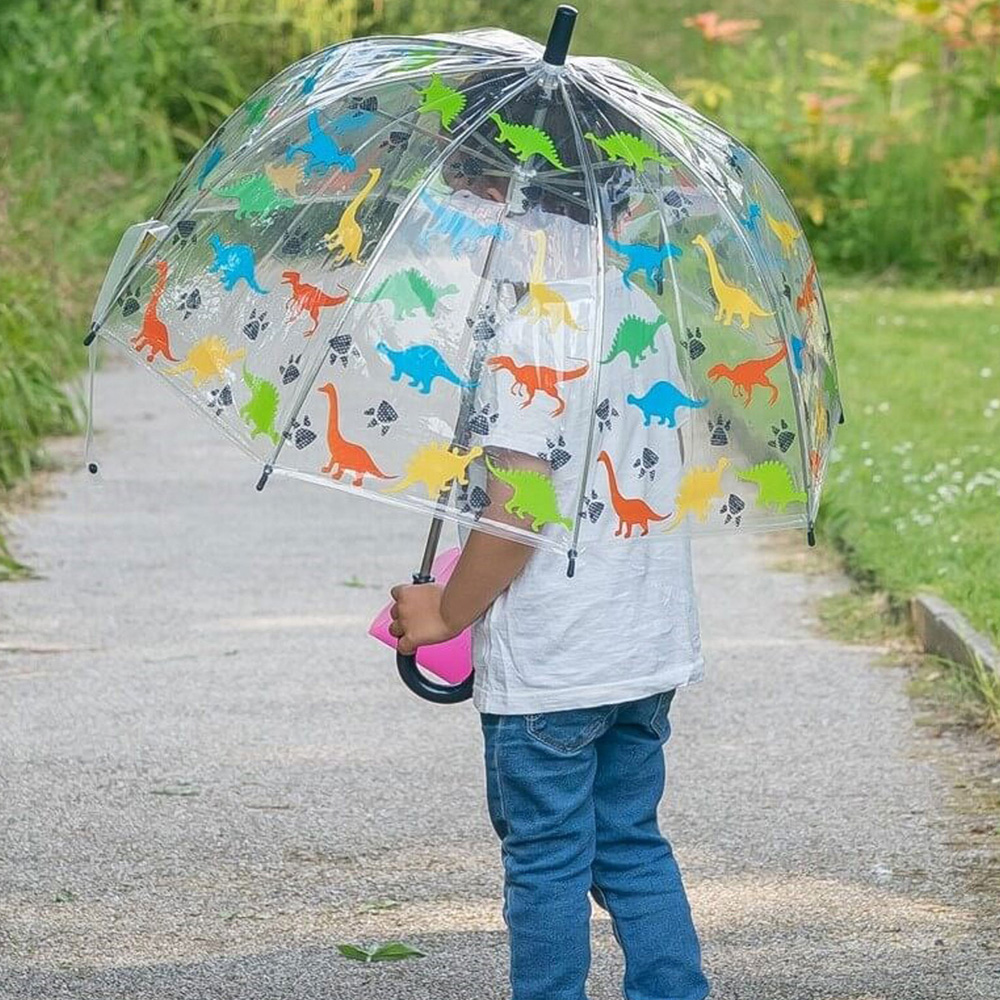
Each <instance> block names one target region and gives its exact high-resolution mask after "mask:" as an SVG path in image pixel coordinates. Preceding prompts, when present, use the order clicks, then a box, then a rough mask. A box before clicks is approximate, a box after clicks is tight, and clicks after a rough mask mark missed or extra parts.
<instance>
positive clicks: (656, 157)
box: [584, 132, 672, 172]
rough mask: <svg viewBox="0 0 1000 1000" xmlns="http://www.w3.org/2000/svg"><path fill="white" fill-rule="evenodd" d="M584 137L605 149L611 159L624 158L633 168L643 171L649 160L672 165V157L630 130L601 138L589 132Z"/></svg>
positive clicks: (666, 165) (667, 165)
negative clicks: (665, 154)
mask: <svg viewBox="0 0 1000 1000" xmlns="http://www.w3.org/2000/svg"><path fill="white" fill-rule="evenodd" d="M584 139H589V140H590V141H591V142H592V143H593V144H594V145H595V146H597V147H598V148H599V149H601V150H603V151H604V154H605V155H606V156H607V157H608V159H609V160H623V161H624V162H625V163H627V164H628V165H629V166H630V167H632V169H633V170H638V171H640V172H641V171H642V170H643V169H644V168H645V166H646V161H647V160H653V161H655V162H656V163H661V164H663V166H665V167H669V166H672V163H671V161H670V158H669V157H667V156H664V155H663V154H662V153H660V152H658V151H657V150H656V149H655V148H654V147H653V146H651V145H650V144H649V143H648V142H646V140H645V139H640V138H639V136H637V135H632V134H631V133H630V132H612V133H611V135H608V136H605V137H604V138H603V139H599V138H598V137H597V136H596V135H594V133H593V132H587V133H586V134H585V135H584Z"/></svg>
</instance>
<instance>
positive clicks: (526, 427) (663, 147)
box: [91, 30, 841, 554]
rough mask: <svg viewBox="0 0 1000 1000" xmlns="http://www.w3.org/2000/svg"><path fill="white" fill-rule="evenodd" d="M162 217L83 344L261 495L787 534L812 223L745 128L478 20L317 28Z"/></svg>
mask: <svg viewBox="0 0 1000 1000" xmlns="http://www.w3.org/2000/svg"><path fill="white" fill-rule="evenodd" d="M157 214H158V219H157V220H156V221H155V223H154V222H150V223H147V224H144V225H143V226H142V227H140V228H139V229H138V230H137V231H136V232H133V233H132V239H131V242H129V243H127V244H125V243H123V249H122V252H121V253H120V254H119V260H118V262H117V266H116V267H115V268H114V272H115V273H113V274H109V277H108V280H107V281H106V283H105V288H104V289H103V291H102V296H101V299H100V300H99V304H98V309H97V310H96V312H95V315H94V322H93V326H92V333H91V336H92V337H93V336H95V335H96V336H100V337H102V338H106V339H108V340H110V341H114V342H116V343H118V344H120V345H121V346H122V347H124V348H125V349H126V350H127V351H128V353H129V354H130V355H131V356H132V357H133V358H134V359H135V360H136V361H138V362H139V363H140V364H142V365H143V366H145V367H147V368H149V369H150V370H151V371H153V372H155V373H156V374H157V375H158V376H160V377H161V378H162V379H164V380H165V381H166V382H167V383H168V384H170V385H171V386H173V388H174V389H175V390H177V391H178V392H180V393H181V394H183V395H184V396H185V397H186V398H187V399H188V400H189V401H190V402H191V403H193V404H194V405H195V406H196V407H197V408H198V409H199V410H200V411H201V412H202V413H203V414H205V415H206V416H207V417H208V418H209V419H210V420H212V421H213V422H214V423H215V424H216V425H217V426H218V427H219V429H220V430H221V431H223V432H224V433H226V434H227V435H228V436H229V437H230V438H231V439H232V440H233V441H234V442H235V443H236V444H237V445H239V446H240V447H241V448H242V449H243V450H244V451H246V452H247V453H248V454H249V455H250V456H251V457H253V458H254V459H255V460H256V461H257V462H258V463H259V467H260V470H261V474H260V476H259V482H258V485H259V486H261V487H262V486H263V484H264V483H265V482H266V481H267V478H268V477H269V476H271V475H284V476H291V477H295V478H298V479H303V480H307V481H310V482H315V483H319V484H322V485H326V486H331V487H334V488H338V489H343V490H348V491H351V492H354V493H357V494H359V495H363V496H367V497H371V498H374V499H377V500H379V501H381V502H384V503H392V504H397V505H402V506H406V507H409V508H416V509H419V510H423V511H426V512H428V513H431V514H433V515H435V516H443V517H446V518H449V519H452V520H455V521H459V522H463V523H465V524H467V525H469V526H471V527H475V528H478V529H480V530H486V531H492V532H496V533H499V534H503V535H508V536H511V537H516V538H518V539H519V540H521V541H526V542H529V543H531V544H533V545H538V546H543V547H547V548H550V549H555V550H562V551H566V552H568V553H570V554H572V553H574V552H576V551H579V550H580V549H581V548H582V547H584V546H585V545H588V544H591V543H594V542H597V541H603V540H608V541H609V542H612V543H614V544H624V543H625V540H626V539H631V540H635V539H638V538H643V539H646V540H655V539H656V538H657V537H660V538H663V537H667V536H668V535H669V533H670V532H672V531H675V530H678V529H680V530H684V531H695V532H702V531H704V532H727V533H729V534H731V535H732V536H734V537H735V536H736V535H738V534H741V533H743V532H745V531H748V530H753V529H769V528H787V527H792V526H802V527H804V528H807V529H808V530H809V532H810V535H811V532H812V526H813V522H814V520H815V517H816V512H817V508H818V505H819V499H820V486H821V483H822V480H823V474H824V470H825V466H826V461H827V456H828V454H829V451H830V447H831V442H832V435H833V428H834V426H835V424H836V423H837V422H838V420H840V419H841V405H840V398H839V393H838V388H837V378H836V368H835V363H834V357H833V344H832V339H831V334H830V327H829V323H828V320H827V315H826V310H825V308H824V304H823V296H822V292H821V290H820V286H819V281H818V278H817V275H816V267H815V264H814V262H813V259H812V257H811V255H810V252H809V249H808V246H807V244H806V240H805V237H804V236H803V233H802V230H801V227H800V225H799V223H798V221H797V220H796V217H795V214H794V212H793V210H792V208H791V206H790V205H789V203H788V201H787V199H786V198H785V197H784V195H783V194H782V192H781V190H780V188H779V187H778V185H777V183H776V182H775V180H774V179H773V178H772V177H771V175H770V174H769V173H768V171H767V170H766V169H765V168H764V167H763V166H762V165H761V164H760V162H759V161H758V160H757V159H756V158H755V157H754V156H753V155H752V154H751V153H750V152H749V151H748V150H747V149H746V148H745V147H744V146H742V145H741V144H740V143H739V142H738V141H736V140H735V139H734V138H732V137H731V136H729V135H728V134H726V133H725V132H724V131H722V130H721V129H720V128H719V127H718V126H716V125H714V124H713V123H711V122H709V121H708V120H706V119H705V118H704V117H702V116H701V115H700V114H698V113H697V112H696V111H694V110H693V109H691V108H690V107H687V106H686V105H684V104H683V103H682V102H681V101H680V100H679V99H678V98H677V97H675V96H674V95H673V94H672V93H671V92H670V91H669V90H667V89H666V88H664V87H663V86H661V85H660V84H659V83H657V82H656V81H655V80H654V79H652V78H651V77H649V76H648V75H646V74H645V73H642V72H641V71H639V70H637V69H635V68H634V67H631V66H629V65H627V64H625V63H622V62H617V61H614V60H610V59H602V58H591V57H579V58H576V57H574V58H572V59H570V60H568V61H567V62H566V64H565V65H552V63H551V62H546V61H544V60H543V59H542V49H541V47H540V46H538V45H536V44H535V43H533V42H531V41H529V40H527V39H524V38H521V37H520V36H518V35H515V34H512V33H509V32H506V31H499V30H476V31H467V32H460V33H457V34H453V35H434V36H427V37H420V38H368V39H363V40H358V41H352V42H348V43H345V44H343V45H338V46H334V47H332V48H330V49H327V50H325V51H322V52H320V53H317V54H315V55H313V56H310V57H309V58H307V59H305V60H303V61H302V62H300V63H297V64H295V65H293V66H291V67H289V68H288V69H286V70H285V71H284V72H282V73H281V74H279V75H278V76H277V77H275V78H274V79H273V80H271V81H270V82H269V83H268V84H266V85H265V86H264V87H262V88H261V89H260V90H259V91H258V92H257V93H255V94H254V95H253V96H252V97H251V98H250V99H249V100H248V101H247V102H246V104H244V105H243V106H242V107H241V108H240V109H239V110H238V111H236V112H235V113H234V114H233V115H232V116H231V117H230V118H229V119H228V120H227V121H226V122H225V123H224V124H223V125H222V126H221V127H220V128H219V130H218V131H217V132H216V134H215V135H214V136H213V137H212V139H211V140H210V141H209V143H208V144H207V145H206V146H205V147H204V148H203V149H202V150H201V151H200V152H199V154H198V155H197V156H196V157H195V158H194V159H193V160H192V161H191V163H190V164H189V165H188V166H187V168H186V170H185V171H184V173H183V174H182V175H181V177H180V178H179V179H178V181H177V183H176V184H175V186H174V188H173V190H172V191H171V192H170V194H169V195H168V196H167V198H166V200H165V201H164V203H163V205H162V206H161V208H160V210H159V212H158V213H157ZM139 236H145V238H144V239H139V238H138V237H139ZM525 456H530V458H531V461H530V462H527V463H526V462H525V460H524V457H525ZM490 476H493V477H496V478H499V479H501V480H502V481H504V482H506V483H508V485H509V486H510V488H511V490H512V492H511V496H510V500H509V501H507V503H506V507H507V512H508V513H513V514H516V515H520V516H521V517H522V520H520V521H519V522H518V523H517V524H512V523H511V519H510V518H509V517H508V518H504V519H501V518H499V517H497V514H498V512H497V511H496V510H495V509H494V508H493V507H492V505H491V501H490V496H489V493H488V490H487V488H486V487H487V479H488V477H490Z"/></svg>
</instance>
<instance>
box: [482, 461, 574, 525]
mask: <svg viewBox="0 0 1000 1000" xmlns="http://www.w3.org/2000/svg"><path fill="white" fill-rule="evenodd" d="M486 467H487V468H488V469H489V470H490V472H492V473H493V475H494V476H496V477H497V479H499V480H500V482H502V483H506V484H507V485H508V486H510V487H512V488H513V490H514V494H513V496H512V497H511V498H510V499H509V500H508V501H507V502H506V503H505V504H504V505H503V509H504V510H505V511H507V513H508V514H513V515H514V516H515V517H530V518H531V519H532V521H531V530H532V531H538V530H539V528H541V527H542V525H544V524H561V525H563V526H564V527H565V528H566V529H567V531H572V529H573V522H572V521H571V520H570V519H569V518H568V517H563V516H562V514H561V513H560V511H559V500H558V498H557V497H556V491H555V487H554V486H553V485H552V480H551V479H550V478H549V477H548V476H543V475H542V474H541V473H540V472H533V471H531V470H530V469H502V468H500V467H499V466H496V465H494V464H493V463H492V462H491V461H490V460H489V459H488V458H487V459H486Z"/></svg>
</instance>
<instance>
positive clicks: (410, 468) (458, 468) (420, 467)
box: [385, 444, 483, 500]
mask: <svg viewBox="0 0 1000 1000" xmlns="http://www.w3.org/2000/svg"><path fill="white" fill-rule="evenodd" d="M482 453H483V449H482V448H480V447H479V445H476V446H475V447H473V448H470V449H469V450H468V451H467V452H465V453H464V454H463V453H462V452H460V451H456V450H455V446H454V445H452V446H450V447H445V445H443V444H428V445H424V447H423V448H420V449H418V451H417V452H416V453H415V454H414V455H413V457H412V458H411V459H410V461H409V464H408V465H407V466H406V475H405V476H404V477H403V479H402V480H401V481H400V482H399V483H397V484H396V485H395V486H393V487H391V488H389V489H387V490H386V491H385V492H386V493H399V492H400V491H402V490H405V489H406V488H407V487H408V486H413V485H414V484H415V483H423V484H424V486H425V487H426V489H427V495H428V496H429V497H430V498H431V499H432V500H434V499H436V498H438V497H440V496H441V494H442V493H444V492H445V490H448V489H451V486H452V483H454V482H455V480H458V484H459V486H468V485H469V466H470V465H471V464H472V462H473V461H475V460H476V459H477V458H479V456H480V455H482Z"/></svg>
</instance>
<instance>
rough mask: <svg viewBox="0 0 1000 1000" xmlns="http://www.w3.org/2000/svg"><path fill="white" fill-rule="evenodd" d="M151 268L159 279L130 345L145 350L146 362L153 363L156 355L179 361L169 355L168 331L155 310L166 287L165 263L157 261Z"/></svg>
mask: <svg viewBox="0 0 1000 1000" xmlns="http://www.w3.org/2000/svg"><path fill="white" fill-rule="evenodd" d="M153 267H155V268H156V273H157V274H158V275H159V277H158V278H157V279H156V284H155V285H154V286H153V291H152V293H151V294H150V296H149V302H147V303H146V311H145V312H144V313H143V315H142V326H140V327H139V332H138V333H137V334H136V335H135V336H134V337H133V338H132V340H131V344H132V346H133V347H134V348H135V349H136V350H137V351H143V350H147V351H148V352H149V353H148V354H147V355H146V360H147V361H153V360H154V359H155V358H156V356H157V354H162V355H163V356H164V357H165V358H166V359H167V360H168V361H174V362H176V361H180V358H175V357H174V356H173V355H172V354H171V353H170V331H169V330H168V329H167V324H166V323H164V322H163V320H162V319H160V317H159V316H158V315H157V313H156V310H157V308H158V307H159V305H160V299H161V298H162V297H163V290H164V289H165V288H166V287H167V262H166V261H165V260H158V261H157V262H156V263H155V264H154V265H153Z"/></svg>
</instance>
